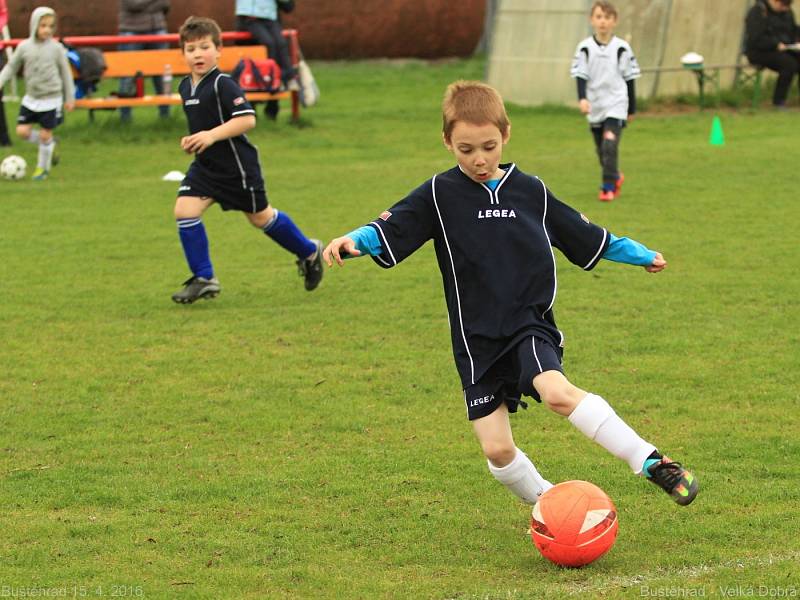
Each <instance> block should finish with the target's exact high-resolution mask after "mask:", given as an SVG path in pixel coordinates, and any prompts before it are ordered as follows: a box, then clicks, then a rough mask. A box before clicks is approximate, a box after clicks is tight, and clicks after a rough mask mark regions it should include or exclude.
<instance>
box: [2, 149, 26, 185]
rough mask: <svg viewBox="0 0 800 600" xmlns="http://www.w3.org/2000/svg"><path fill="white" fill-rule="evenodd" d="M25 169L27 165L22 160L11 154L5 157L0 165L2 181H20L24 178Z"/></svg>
mask: <svg viewBox="0 0 800 600" xmlns="http://www.w3.org/2000/svg"><path fill="white" fill-rule="evenodd" d="M27 168H28V164H27V163H26V162H25V159H24V158H22V157H21V156H17V155H16V154H12V155H11V156H6V157H5V158H4V159H3V162H2V163H0V175H2V177H3V179H12V180H13V179H22V178H23V177H25V170H26V169H27Z"/></svg>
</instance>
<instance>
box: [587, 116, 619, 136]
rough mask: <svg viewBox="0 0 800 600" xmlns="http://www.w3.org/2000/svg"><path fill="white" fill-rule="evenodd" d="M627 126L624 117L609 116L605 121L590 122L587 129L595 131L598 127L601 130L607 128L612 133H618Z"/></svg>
mask: <svg viewBox="0 0 800 600" xmlns="http://www.w3.org/2000/svg"><path fill="white" fill-rule="evenodd" d="M627 126H628V122H627V121H626V120H625V119H615V118H614V117H609V118H608V119H606V120H605V121H600V122H599V123H590V124H589V129H591V130H592V131H597V130H598V129H599V130H601V131H602V130H605V129H608V130H609V131H613V132H614V133H619V132H620V131H622V130H623V129H624V128H625V127H627Z"/></svg>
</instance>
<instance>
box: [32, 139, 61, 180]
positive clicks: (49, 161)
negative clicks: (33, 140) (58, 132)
mask: <svg viewBox="0 0 800 600" xmlns="http://www.w3.org/2000/svg"><path fill="white" fill-rule="evenodd" d="M38 133H39V135H38V138H39V156H38V160H37V163H36V170H35V171H34V172H33V177H32V179H34V180H36V181H41V180H43V179H47V176H48V175H49V173H50V169H51V168H52V166H53V151H54V150H55V147H56V143H55V141H54V140H53V132H52V130H50V129H45V128H44V127H43V128H41V129H40V130H39V132H38Z"/></svg>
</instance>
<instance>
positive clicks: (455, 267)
mask: <svg viewBox="0 0 800 600" xmlns="http://www.w3.org/2000/svg"><path fill="white" fill-rule="evenodd" d="M510 135H511V125H510V123H509V121H508V117H507V116H506V111H505V107H504V106H503V100H502V98H501V97H500V94H498V93H497V91H496V90H494V89H493V88H491V87H489V86H488V85H485V84H483V83H479V82H470V81H459V82H456V83H453V84H451V85H450V86H449V87H448V88H447V92H446V94H445V98H444V103H443V132H442V136H443V139H444V144H445V146H446V147H447V149H448V150H450V152H452V153H453V154H454V155H455V157H456V160H457V162H458V165H457V166H455V167H454V168H452V169H450V170H449V171H445V172H444V173H440V174H438V175H436V176H434V177H433V178H432V179H430V180H428V181H426V182H425V183H423V184H422V185H420V186H419V187H418V188H416V189H415V190H413V191H412V192H411V193H410V194H409V195H408V196H406V197H405V198H404V199H403V200H401V201H400V202H398V203H397V204H395V205H394V206H392V207H391V208H390V209H389V210H387V211H385V212H383V213H382V214H381V215H380V217H379V218H378V219H375V220H374V221H372V222H371V223H369V224H368V225H365V226H363V227H360V228H359V229H356V230H355V231H353V232H351V233H348V234H347V235H345V236H343V237H340V238H336V239H335V240H333V241H332V242H331V243H330V244H328V246H327V247H326V248H325V251H324V252H323V256H324V258H325V260H326V262H327V263H328V264H329V265H331V266H332V264H333V262H334V261H335V262H336V263H337V264H339V265H340V266H342V265H343V264H344V262H343V260H342V259H343V258H345V257H347V256H348V255H350V256H359V255H362V254H369V255H371V256H372V258H373V260H374V261H375V262H376V263H377V264H378V265H380V266H381V267H384V268H387V269H388V268H391V267H394V266H395V265H397V264H398V263H400V262H401V261H402V260H404V259H405V258H407V257H408V256H409V255H411V254H412V253H413V252H414V251H416V250H417V249H418V248H419V247H420V246H422V245H423V244H424V243H425V242H427V241H428V240H433V243H434V248H435V250H436V257H437V259H438V264H439V269H440V271H441V274H442V280H443V283H444V288H445V299H446V302H447V310H448V315H449V320H450V329H451V338H452V343H453V354H454V356H455V362H456V368H457V370H458V373H459V375H460V377H461V382H462V385H463V389H464V403H465V405H466V410H467V417H468V418H469V420H470V421H472V424H473V428H474V431H475V434H476V435H477V438H478V441H479V442H480V445H481V448H482V449H483V453H484V455H485V456H486V458H487V459H488V466H489V471H490V472H491V473H492V475H494V477H495V478H496V479H497V480H498V481H500V482H501V483H502V484H503V485H505V486H506V487H507V488H508V489H509V490H510V491H511V492H512V493H514V494H515V495H516V496H518V497H519V498H520V499H521V500H522V501H523V502H526V503H529V504H534V503H535V502H536V501H537V499H538V497H539V496H540V495H541V494H542V493H544V492H545V491H546V490H548V489H549V488H550V487H552V486H551V484H550V482H548V481H547V480H546V479H544V478H543V477H542V476H541V475H540V474H539V472H538V471H537V470H536V468H535V467H534V465H533V463H532V462H531V461H530V459H529V458H528V457H527V456H526V455H525V454H524V453H523V452H522V451H521V450H520V449H519V448H517V446H516V445H515V443H514V438H513V436H512V434H511V425H510V422H509V413H513V412H516V411H517V408H518V406H520V405H521V406H522V407H523V408H527V404H526V403H525V402H523V401H522V395H525V396H530V397H533V398H534V399H536V400H537V401H539V402H544V404H545V405H546V406H547V407H548V408H550V409H551V410H553V411H555V412H556V413H558V414H560V415H563V416H565V417H567V418H568V419H569V421H570V423H572V424H573V425H574V426H575V427H577V428H578V429H579V430H580V431H581V432H583V433H584V434H585V435H586V436H587V437H589V438H591V439H593V440H595V441H596V442H597V443H598V444H600V445H601V446H603V447H604V448H605V449H606V450H608V451H609V452H611V453H612V454H613V455H614V456H617V457H618V458H620V459H622V460H624V461H625V462H627V463H628V465H629V466H630V468H631V469H632V470H633V472H634V473H637V474H640V475H643V476H644V477H646V478H647V479H648V480H649V481H652V482H653V483H654V484H656V485H658V486H659V487H661V488H662V489H663V490H664V491H665V492H667V493H668V494H669V495H670V496H671V497H672V498H673V499H674V500H675V501H676V502H677V503H678V504H682V505H685V504H689V503H690V502H691V501H692V500H694V498H695V496H696V495H697V480H696V479H695V478H694V476H693V475H692V474H691V473H690V472H689V471H687V470H686V469H684V468H683V467H682V466H681V465H680V463H677V462H674V461H672V460H670V459H669V458H667V457H666V456H664V455H663V454H661V453H660V452H659V451H658V450H657V449H656V447H655V446H654V445H653V444H651V443H649V442H647V441H645V440H643V439H642V438H641V437H639V435H638V434H637V433H636V432H635V431H634V430H633V429H631V427H630V426H628V425H627V424H626V423H625V422H624V421H623V420H622V418H620V417H619V416H618V415H617V414H616V413H615V412H614V410H613V409H612V408H611V406H610V405H609V404H608V402H606V401H605V400H604V399H603V398H602V397H601V396H599V395H597V394H592V393H589V392H587V391H585V390H583V389H581V388H579V387H577V386H575V385H573V384H572V383H571V382H570V381H569V380H567V378H566V377H565V375H564V370H563V368H562V365H561V358H562V348H563V341H564V337H563V336H562V334H561V332H560V331H559V330H558V328H557V327H556V322H555V318H554V316H553V304H554V302H555V297H556V261H555V256H554V254H553V247H555V248H558V249H559V250H560V251H561V252H562V253H563V254H564V255H565V256H566V257H567V258H568V259H569V260H570V262H572V263H573V264H576V265H578V266H579V267H581V268H583V269H584V270H587V271H588V270H591V269H592V268H594V267H595V266H596V265H597V263H598V262H599V261H600V259H602V258H605V259H607V260H612V261H617V262H623V263H628V264H633V265H639V266H642V267H644V268H645V270H647V271H648V272H650V273H657V272H659V271H661V270H663V269H664V268H665V267H666V266H667V263H666V261H665V260H664V258H663V257H662V256H661V254H659V253H658V252H653V251H651V250H648V249H647V248H646V247H644V246H643V245H642V244H640V243H638V242H635V241H633V240H630V239H628V238H618V237H615V236H614V235H612V234H611V233H609V232H608V231H606V230H605V229H603V228H602V227H600V226H598V225H595V224H593V223H591V222H590V221H589V220H588V219H587V218H586V217H585V216H584V215H582V214H580V213H579V212H577V211H575V210H574V209H572V208H570V207H569V206H567V205H566V204H564V203H562V202H560V201H559V200H558V199H557V198H556V197H555V196H553V194H552V192H550V190H549V189H548V188H547V187H546V186H545V185H544V183H543V182H542V181H541V180H540V179H539V178H537V177H535V176H532V175H528V174H526V173H523V172H522V171H520V170H519V169H518V168H517V166H516V165H515V164H513V163H505V164H501V163H500V159H501V154H502V150H503V146H504V145H505V144H506V143H507V142H508V140H509V138H510Z"/></svg>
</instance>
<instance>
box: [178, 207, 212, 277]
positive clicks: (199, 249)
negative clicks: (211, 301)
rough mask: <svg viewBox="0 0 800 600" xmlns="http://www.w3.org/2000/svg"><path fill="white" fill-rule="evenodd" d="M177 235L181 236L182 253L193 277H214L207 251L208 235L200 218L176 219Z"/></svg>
mask: <svg viewBox="0 0 800 600" xmlns="http://www.w3.org/2000/svg"><path fill="white" fill-rule="evenodd" d="M177 222H178V235H179V236H180V238H181V245H182V246H183V253H184V255H185V256H186V262H187V263H189V269H190V270H191V271H192V273H193V274H194V276H195V277H204V278H205V279H211V278H213V277H214V268H213V267H212V266H211V257H210V256H209V252H208V236H206V228H205V226H204V225H203V221H202V219H200V218H199V217H197V218H193V219H177Z"/></svg>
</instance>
